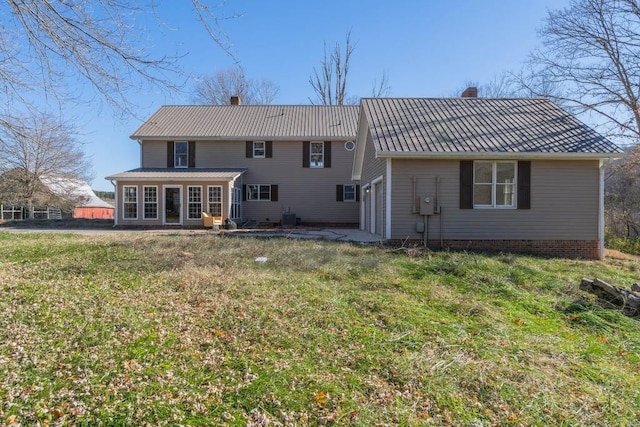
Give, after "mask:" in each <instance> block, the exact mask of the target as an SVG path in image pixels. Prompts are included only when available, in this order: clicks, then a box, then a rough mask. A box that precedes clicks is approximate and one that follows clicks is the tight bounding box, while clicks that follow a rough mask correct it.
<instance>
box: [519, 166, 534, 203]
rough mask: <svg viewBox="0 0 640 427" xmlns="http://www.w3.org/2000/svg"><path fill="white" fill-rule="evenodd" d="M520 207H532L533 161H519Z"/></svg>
mask: <svg viewBox="0 0 640 427" xmlns="http://www.w3.org/2000/svg"><path fill="white" fill-rule="evenodd" d="M517 192H518V209H531V162H530V161H524V160H521V161H519V162H518V190H517Z"/></svg>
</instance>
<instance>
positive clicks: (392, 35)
mask: <svg viewBox="0 0 640 427" xmlns="http://www.w3.org/2000/svg"><path fill="white" fill-rule="evenodd" d="M568 3H569V2H568V0H485V1H480V0H475V1H473V0H466V1H465V0H449V1H444V0H443V1H435V0H431V1H430V0H398V1H395V2H389V1H378V0H369V1H355V0H352V1H350V0H343V1H334V0H325V1H317V0H313V1H311V0H308V1H307V0H305V1H301V0H298V1H284V0H283V1H276V0H273V1H266V0H264V1H254V0H227V2H226V3H225V4H224V5H223V6H222V8H221V9H219V12H220V13H226V14H231V13H233V12H235V13H240V14H242V16H240V17H238V18H234V19H230V20H226V21H223V22H222V27H223V28H224V29H225V31H226V32H227V34H228V37H229V39H230V41H231V43H232V44H233V47H232V51H233V53H234V55H235V59H237V60H238V61H239V62H240V64H241V65H242V66H243V67H244V68H245V70H246V72H247V75H248V76H249V77H250V78H256V79H269V80H271V81H273V82H274V83H276V84H277V85H278V86H279V87H280V91H279V94H278V97H277V99H276V103H281V104H308V103H309V97H313V92H312V89H311V86H310V85H309V83H308V79H309V76H310V75H311V73H312V72H313V67H317V66H318V65H319V63H320V60H321V58H322V52H323V42H324V41H325V40H326V41H327V43H328V45H329V46H332V45H333V44H334V43H335V42H343V41H344V38H345V35H346V33H347V31H349V30H351V32H352V40H353V41H354V44H355V46H356V49H355V51H354V53H353V56H352V62H351V70H350V77H349V86H348V89H347V91H348V95H350V96H368V95H369V94H370V93H371V87H372V84H373V81H374V80H375V79H379V78H380V76H381V75H382V73H383V72H386V73H387V74H388V76H389V82H390V86H391V93H390V96H399V97H401V96H412V97H438V96H451V95H452V94H453V93H455V92H456V91H457V90H458V89H460V88H463V87H464V84H465V82H467V81H477V82H480V83H482V82H487V81H490V80H491V79H492V78H493V77H494V76H495V75H497V74H500V73H501V72H503V71H509V70H512V71H515V70H518V69H519V68H520V67H521V65H522V62H523V61H524V60H525V59H526V56H527V54H528V52H529V51H530V50H532V49H533V48H535V47H536V46H537V45H538V43H539V41H538V38H537V30H538V29H539V28H540V27H541V26H542V23H543V20H544V18H545V17H546V15H547V10H549V9H557V8H561V7H565V6H567V5H568ZM160 17H161V18H163V19H165V20H166V23H167V25H166V26H165V27H164V28H163V30H162V31H159V30H158V29H157V25H156V24H157V20H156V19H155V18H152V19H149V22H144V25H146V26H148V28H149V34H148V35H147V36H146V37H148V39H149V40H150V42H149V43H150V46H152V47H151V49H150V51H151V52H152V53H153V54H155V55H162V54H170V55H171V54H174V53H176V52H177V53H179V54H180V55H183V57H182V58H181V59H180V65H181V66H182V68H183V69H184V71H185V72H186V73H188V74H189V75H193V76H196V75H199V74H213V73H215V72H216V71H217V70H219V69H222V68H227V67H229V66H231V65H233V63H234V59H233V58H231V57H230V56H229V55H227V54H225V53H224V52H223V51H222V50H221V49H220V48H218V47H217V46H215V45H214V44H213V42H212V41H211V39H210V38H208V35H207V34H206V32H205V31H204V29H203V28H202V27H201V26H200V24H199V23H198V21H197V19H196V16H195V14H192V13H189V11H188V10H187V9H186V8H184V7H180V8H175V5H174V2H173V1H165V2H163V3H162V4H161V9H160ZM192 88H193V80H191V79H190V80H187V82H186V85H185V87H184V90H183V91H182V92H181V93H176V94H172V95H166V94H161V93H141V94H137V95H132V96H134V98H133V99H134V102H135V103H136V104H137V105H138V107H137V111H139V114H138V117H135V118H133V117H129V118H125V119H120V118H116V117H114V115H113V114H112V112H111V111H110V110H109V109H107V108H97V107H96V108H91V107H88V106H86V105H83V106H82V107H81V108H68V109H65V110H66V112H67V114H70V115H72V116H73V117H74V118H75V119H76V120H78V122H79V128H80V130H81V131H82V133H83V136H82V139H83V140H84V141H86V146H85V149H86V152H87V154H89V155H90V156H91V157H92V161H93V170H94V174H95V178H94V180H93V182H92V187H93V188H94V189H98V190H113V186H112V185H111V183H110V182H108V181H106V180H104V177H105V176H107V175H109V174H113V173H117V172H122V171H125V170H129V169H133V168H136V167H138V166H139V161H140V159H139V153H140V152H139V146H138V143H137V142H136V141H133V140H131V139H129V135H130V134H131V133H133V131H135V130H136V129H137V127H138V126H139V125H140V124H141V120H142V119H144V118H147V117H149V116H150V115H151V114H153V112H154V111H155V110H157V109H158V108H159V107H160V106H161V105H163V104H188V103H190V102H191V100H192Z"/></svg>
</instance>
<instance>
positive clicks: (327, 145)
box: [324, 141, 331, 168]
mask: <svg viewBox="0 0 640 427" xmlns="http://www.w3.org/2000/svg"><path fill="white" fill-rule="evenodd" d="M324 167H325V168H330V167H331V141H325V142H324Z"/></svg>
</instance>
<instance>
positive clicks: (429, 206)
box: [420, 196, 435, 215]
mask: <svg viewBox="0 0 640 427" xmlns="http://www.w3.org/2000/svg"><path fill="white" fill-rule="evenodd" d="M434 204H435V203H434V199H433V196H422V197H420V215H433V209H434V207H433V205H434Z"/></svg>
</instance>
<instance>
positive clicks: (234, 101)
mask: <svg viewBox="0 0 640 427" xmlns="http://www.w3.org/2000/svg"><path fill="white" fill-rule="evenodd" d="M240 104H242V99H241V98H240V96H232V97H231V105H240Z"/></svg>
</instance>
